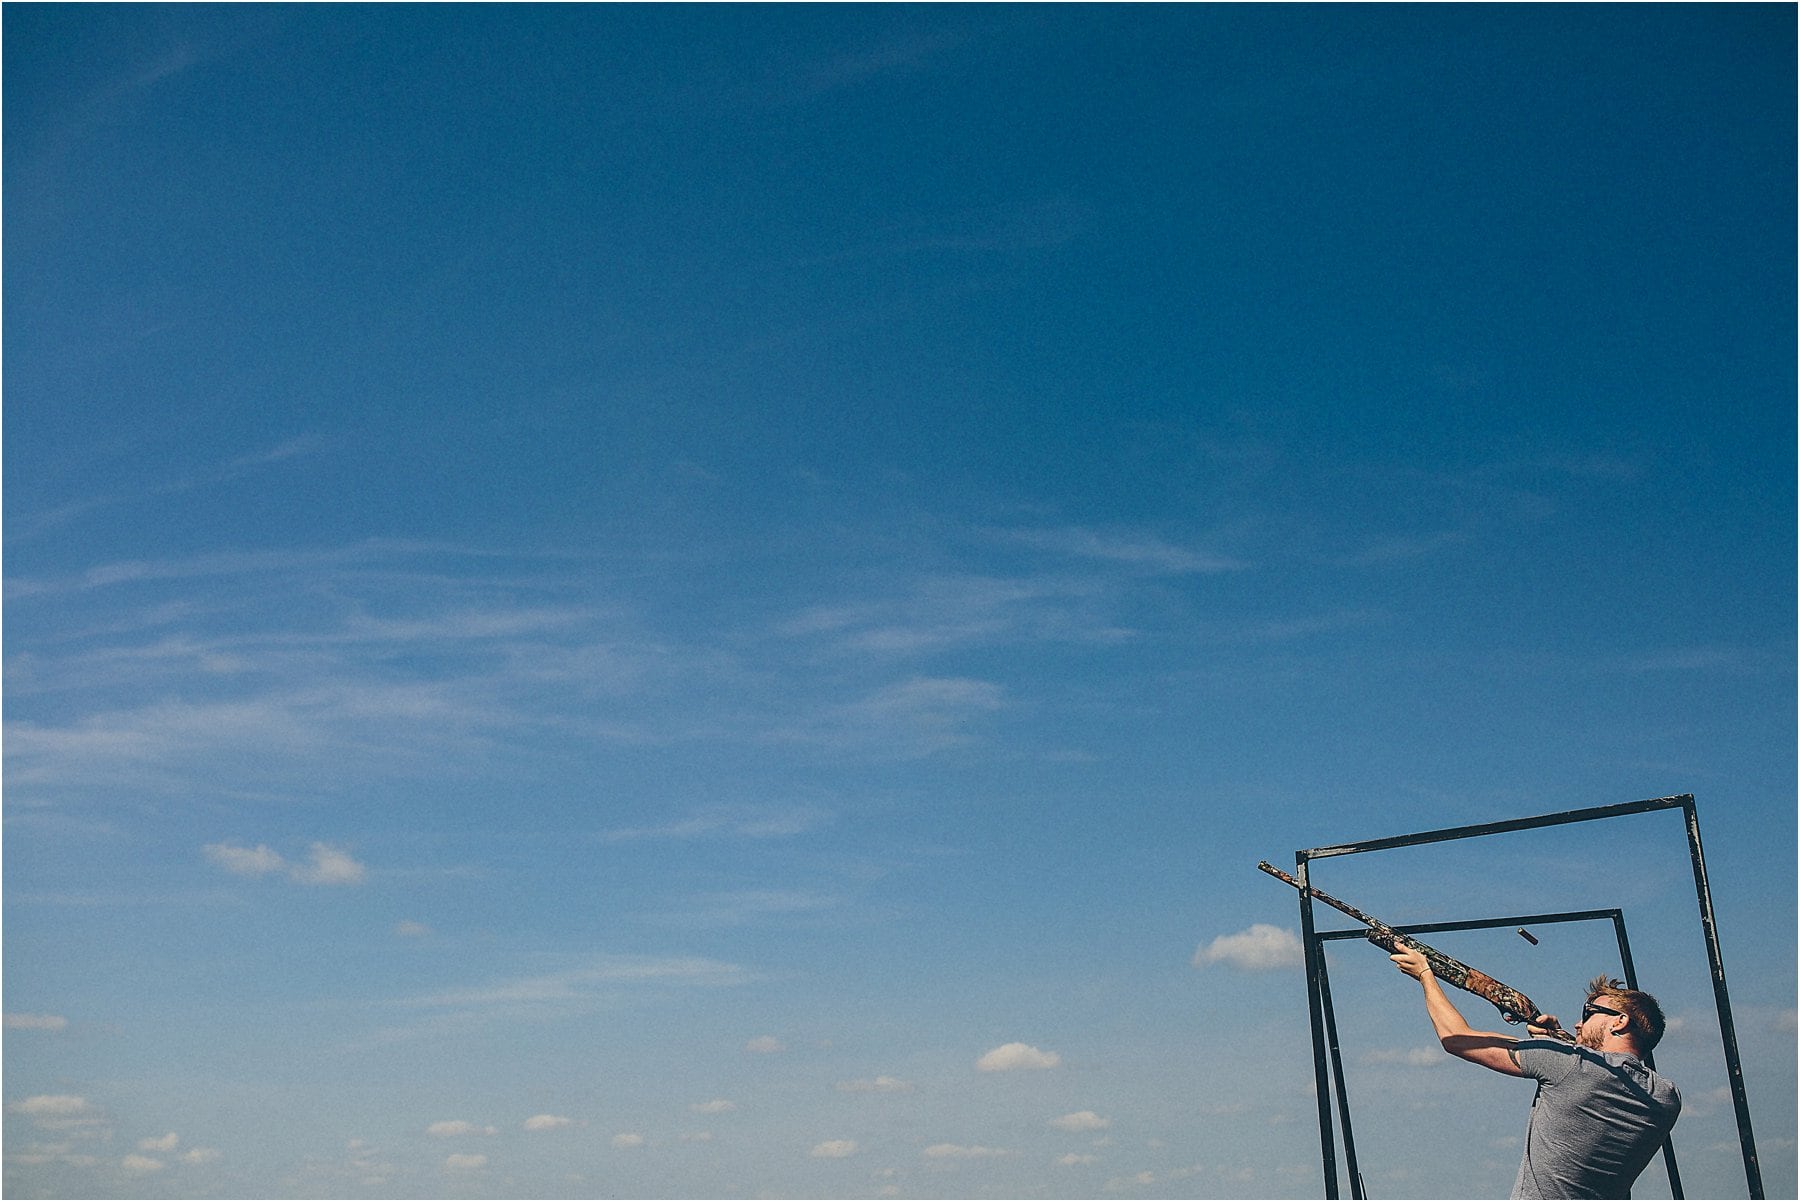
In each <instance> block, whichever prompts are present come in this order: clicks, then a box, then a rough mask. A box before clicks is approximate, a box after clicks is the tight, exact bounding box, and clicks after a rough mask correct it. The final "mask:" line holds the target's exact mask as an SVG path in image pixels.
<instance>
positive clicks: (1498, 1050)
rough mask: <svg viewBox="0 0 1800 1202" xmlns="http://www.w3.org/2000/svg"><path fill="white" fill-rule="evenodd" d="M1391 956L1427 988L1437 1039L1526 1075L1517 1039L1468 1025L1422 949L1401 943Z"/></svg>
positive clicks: (1465, 1055)
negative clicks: (1518, 1057) (1517, 1053)
mask: <svg viewBox="0 0 1800 1202" xmlns="http://www.w3.org/2000/svg"><path fill="white" fill-rule="evenodd" d="M1388 959H1390V960H1392V961H1393V962H1394V963H1395V964H1396V965H1398V966H1399V968H1400V971H1401V972H1403V973H1405V974H1406V975H1407V976H1409V977H1411V978H1413V980H1415V981H1417V982H1418V983H1419V984H1420V986H1421V987H1423V989H1424V990H1425V1013H1426V1014H1427V1015H1428V1016H1429V1017H1430V1018H1431V1025H1432V1027H1433V1028H1434V1029H1435V1030H1436V1031H1437V1037H1438V1042H1439V1043H1440V1044H1442V1045H1443V1046H1444V1050H1445V1051H1446V1052H1449V1053H1450V1054H1451V1055H1452V1056H1458V1057H1460V1058H1462V1059H1464V1060H1467V1061H1469V1062H1470V1063H1472V1064H1479V1065H1481V1066H1482V1067H1483V1068H1491V1069H1493V1070H1494V1071H1495V1072H1497V1073H1505V1074H1506V1075H1507V1076H1509V1077H1522V1076H1524V1075H1525V1074H1524V1073H1523V1072H1521V1071H1520V1069H1519V1064H1518V1061H1516V1060H1514V1059H1513V1054H1512V1049H1513V1045H1514V1044H1515V1043H1517V1042H1518V1041H1517V1040H1515V1039H1511V1038H1509V1037H1507V1036H1505V1035H1499V1034H1496V1033H1495V1032H1492V1031H1477V1030H1475V1029H1474V1028H1473V1027H1471V1026H1469V1024H1468V1022H1467V1020H1465V1019H1464V1018H1463V1016H1462V1012H1461V1011H1459V1010H1458V1009H1457V1008H1456V1006H1455V1004H1454V1003H1452V1002H1451V1001H1450V999H1449V998H1448V997H1446V996H1445V995H1444V987H1443V986H1442V985H1440V984H1438V979H1437V975H1436V974H1435V973H1433V972H1432V971H1431V962H1430V961H1428V960H1427V959H1425V956H1424V954H1423V953H1421V952H1419V951H1416V950H1415V949H1413V948H1410V947H1402V948H1401V949H1400V950H1399V951H1397V952H1395V953H1394V954H1393V955H1391V956H1389V957H1388Z"/></svg>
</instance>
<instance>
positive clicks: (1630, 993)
mask: <svg viewBox="0 0 1800 1202" xmlns="http://www.w3.org/2000/svg"><path fill="white" fill-rule="evenodd" d="M1601 994H1605V995H1606V996H1607V997H1609V998H1611V999H1612V1000H1613V1001H1615V1002H1617V1003H1618V1009H1620V1010H1623V1011H1624V1012H1625V1016H1626V1017H1627V1018H1629V1019H1630V1020H1631V1030H1632V1032H1633V1037H1634V1039H1635V1041H1636V1043H1637V1046H1638V1051H1640V1052H1648V1051H1649V1050H1650V1049H1651V1048H1653V1047H1655V1046H1656V1045H1657V1044H1658V1043H1661V1042H1662V1037H1663V1031H1664V1030H1665V1029H1666V1028H1667V1027H1668V1020H1666V1019H1665V1018H1663V1012H1662V1007H1661V1006H1660V1005H1658V1004H1657V1001H1656V999H1655V998H1653V997H1651V996H1650V995H1649V994H1647V993H1645V992H1644V991H1643V990H1641V989H1630V988H1627V987H1626V985H1625V982H1623V981H1620V980H1616V979H1614V978H1612V977H1609V976H1607V975H1606V974H1605V973H1601V974H1600V975H1599V976H1597V977H1595V978H1594V979H1593V980H1591V981H1589V982H1588V987H1587V1000H1588V1001H1590V1002H1591V1001H1593V1000H1594V999H1595V998H1597V997H1599V996H1600V995H1601Z"/></svg>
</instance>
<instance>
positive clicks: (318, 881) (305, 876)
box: [201, 843, 368, 885]
mask: <svg viewBox="0 0 1800 1202" xmlns="http://www.w3.org/2000/svg"><path fill="white" fill-rule="evenodd" d="M201 851H202V852H203V853H204V854H205V856H206V858H207V859H209V860H211V861H212V862H213V863H215V864H217V865H218V866H219V867H221V868H223V869H224V870H225V871H227V872H229V873H232V874H234V875H236V876H247V877H263V876H271V875H273V874H276V873H282V874H285V875H286V876H287V877H288V879H290V880H293V881H297V882H299V883H300V884H303V885H360V884H361V883H362V882H363V881H364V880H365V879H367V877H368V869H367V868H365V867H364V866H363V865H362V864H361V863H359V862H358V861H357V860H355V859H354V858H353V857H352V856H351V855H350V853H349V852H347V851H345V850H344V849H343V848H341V847H334V846H332V845H331V844H329V843H314V844H313V845H312V846H311V847H310V848H309V849H308V851H307V856H308V858H307V860H306V861H305V862H303V863H297V864H295V863H289V862H288V861H287V859H286V858H285V857H283V856H282V855H281V853H279V852H277V851H273V850H271V849H270V848H269V846H268V845H267V844H266V843H259V844H257V845H256V846H255V847H243V846H240V845H238V844H235V843H208V844H206V846H205V847H203V848H202V849H201Z"/></svg>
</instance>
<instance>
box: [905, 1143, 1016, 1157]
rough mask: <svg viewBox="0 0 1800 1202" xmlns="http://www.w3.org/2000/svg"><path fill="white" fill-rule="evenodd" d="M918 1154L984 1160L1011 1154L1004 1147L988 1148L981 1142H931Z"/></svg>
mask: <svg viewBox="0 0 1800 1202" xmlns="http://www.w3.org/2000/svg"><path fill="white" fill-rule="evenodd" d="M919 1155H921V1156H923V1157H925V1158H926V1159H927V1160H986V1159H989V1158H991V1157H995V1156H1011V1155H1012V1153H1011V1152H1009V1151H1007V1150H1006V1149H1005V1148H989V1147H986V1146H984V1145H982V1144H931V1145H930V1146H928V1147H926V1148H924V1149H922V1150H921V1151H920V1153H919Z"/></svg>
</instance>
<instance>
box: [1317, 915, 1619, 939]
mask: <svg viewBox="0 0 1800 1202" xmlns="http://www.w3.org/2000/svg"><path fill="white" fill-rule="evenodd" d="M1621 913H1622V911H1619V910H1569V911H1565V912H1563V913H1560V914H1515V915H1513V916H1512V917H1510V918H1480V919H1476V920H1474V921H1471V922H1419V923H1410V922H1394V923H1389V924H1388V925H1389V926H1391V927H1393V928H1394V929H1395V930H1396V931H1399V932H1401V933H1402V934H1406V935H1429V934H1431V933H1432V932H1434V931H1483V930H1490V929H1492V928H1494V927H1527V926H1538V927H1541V926H1549V925H1550V924H1551V923H1556V922H1593V921H1595V920H1597V919H1602V918H1604V919H1606V920H1607V921H1609V922H1612V921H1616V920H1617V919H1618V917H1619V915H1620V914H1621ZM1368 933H1369V928H1368V927H1359V928H1357V929H1355V930H1350V931H1315V932H1313V938H1314V939H1317V940H1318V941H1319V942H1321V943H1323V942H1325V941H1326V940H1328V939H1361V938H1364V937H1365V936H1367V935H1368Z"/></svg>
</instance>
